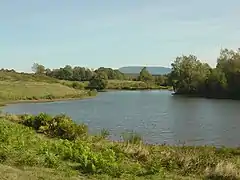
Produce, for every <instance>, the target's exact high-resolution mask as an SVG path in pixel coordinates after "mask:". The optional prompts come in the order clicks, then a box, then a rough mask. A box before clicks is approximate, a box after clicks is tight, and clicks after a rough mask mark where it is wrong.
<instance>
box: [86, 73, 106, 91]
mask: <svg viewBox="0 0 240 180" xmlns="http://www.w3.org/2000/svg"><path fill="white" fill-rule="evenodd" d="M107 83H108V81H107V75H106V74H105V73H103V72H102V73H98V74H96V75H94V76H93V77H92V79H91V80H90V81H89V85H88V87H89V88H90V89H96V90H98V91H99V90H103V89H105V88H106V87H107Z"/></svg>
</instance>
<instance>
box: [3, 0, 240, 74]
mask: <svg viewBox="0 0 240 180" xmlns="http://www.w3.org/2000/svg"><path fill="white" fill-rule="evenodd" d="M239 9H240V0H227V1H226V0H200V1H199V0H121V1H120V0H119V1H117V0H101V1H100V0H21V1H20V0H1V1H0V67H4V68H14V69H17V70H20V71H29V70H30V69H31V65H32V64H33V63H34V62H38V63H41V64H43V65H45V66H46V67H50V68H54V67H60V66H64V65H66V64H70V65H79V66H87V67H92V68H95V67H99V66H106V67H113V68H116V67H120V66H126V65H161V66H169V67H170V64H171V62H172V61H173V60H174V58H175V57H176V56H178V55H181V54H189V53H192V54H195V55H197V56H198V57H199V58H201V59H202V60H203V61H205V62H208V63H209V64H210V65H215V62H216V58H217V56H218V54H219V50H220V48H221V47H227V48H233V49H236V48H238V47H240V23H239V22H240V11H239Z"/></svg>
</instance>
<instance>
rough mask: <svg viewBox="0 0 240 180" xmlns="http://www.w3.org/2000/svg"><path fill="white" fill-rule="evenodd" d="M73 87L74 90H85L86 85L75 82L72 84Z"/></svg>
mask: <svg viewBox="0 0 240 180" xmlns="http://www.w3.org/2000/svg"><path fill="white" fill-rule="evenodd" d="M72 87H73V88H74V89H84V84H82V83H78V82H73V83H72Z"/></svg>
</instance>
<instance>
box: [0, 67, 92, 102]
mask: <svg viewBox="0 0 240 180" xmlns="http://www.w3.org/2000/svg"><path fill="white" fill-rule="evenodd" d="M0 75H1V78H0V79H1V81H0V105H4V104H7V103H17V102H44V101H56V100H65V99H66V100H67V99H76V98H86V97H91V96H95V95H96V92H93V91H88V90H84V89H81V88H79V86H78V84H76V83H71V86H70V85H68V86H67V85H65V84H63V83H62V82H60V81H59V80H56V79H54V78H50V77H46V76H40V75H34V74H21V73H15V72H2V71H0Z"/></svg>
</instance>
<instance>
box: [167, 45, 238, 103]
mask: <svg viewBox="0 0 240 180" xmlns="http://www.w3.org/2000/svg"><path fill="white" fill-rule="evenodd" d="M239 77H240V49H238V50H237V51H233V50H228V49H222V50H221V52H220V56H219V57H218V59H217V66H216V68H211V67H210V66H209V65H208V64H206V63H201V62H200V60H198V59H197V57H196V56H193V55H189V56H182V57H177V58H176V60H175V62H174V63H173V64H172V73H171V76H170V78H171V80H172V83H173V87H174V91H175V92H176V94H186V95H193V96H203V97H210V98H231V99H240V81H239V80H240V78H239Z"/></svg>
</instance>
